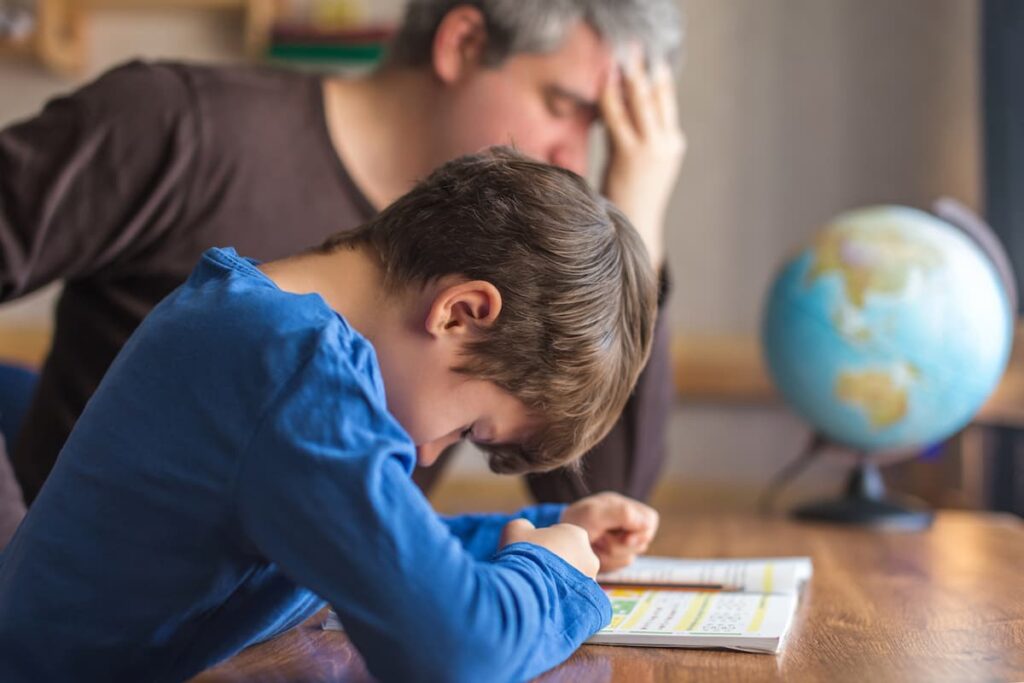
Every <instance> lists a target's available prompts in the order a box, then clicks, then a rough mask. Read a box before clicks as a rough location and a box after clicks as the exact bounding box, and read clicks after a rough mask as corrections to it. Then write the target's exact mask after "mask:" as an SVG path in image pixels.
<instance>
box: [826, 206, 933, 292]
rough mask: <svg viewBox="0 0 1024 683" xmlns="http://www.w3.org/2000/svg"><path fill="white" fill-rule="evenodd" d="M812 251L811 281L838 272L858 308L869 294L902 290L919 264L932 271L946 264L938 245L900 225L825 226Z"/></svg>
mask: <svg viewBox="0 0 1024 683" xmlns="http://www.w3.org/2000/svg"><path fill="white" fill-rule="evenodd" d="M811 251H812V253H813V255H814V262H813V264H812V265H811V268H810V270H809V271H808V272H807V285H811V284H813V283H814V281H815V280H817V279H818V278H820V277H823V276H826V275H833V274H834V275H838V276H839V277H840V278H842V281H843V289H844V291H845V293H846V298H847V300H848V301H849V302H850V303H851V304H852V305H853V306H854V307H856V308H858V309H862V308H864V303H865V301H866V299H867V295H868V294H889V295H895V294H899V293H901V292H902V291H903V290H904V289H906V287H907V282H908V281H909V279H910V274H911V273H912V272H913V270H914V269H915V268H920V269H922V270H924V271H928V270H931V269H933V268H937V267H940V266H942V264H943V259H942V253H941V252H940V251H939V250H938V249H935V248H934V247H932V246H930V245H928V244H925V243H922V242H921V241H912V240H909V239H907V237H906V235H905V234H904V233H902V232H900V230H899V229H897V228H892V229H885V228H876V229H872V230H864V229H861V228H859V227H857V226H838V227H837V228H834V229H831V230H828V229H826V230H822V231H821V232H819V233H818V235H817V237H816V238H815V241H814V246H813V247H812V248H811Z"/></svg>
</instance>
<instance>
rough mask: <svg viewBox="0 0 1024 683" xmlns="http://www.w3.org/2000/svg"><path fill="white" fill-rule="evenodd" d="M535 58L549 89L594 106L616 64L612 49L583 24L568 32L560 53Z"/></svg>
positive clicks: (535, 62) (553, 52) (558, 51)
mask: <svg viewBox="0 0 1024 683" xmlns="http://www.w3.org/2000/svg"><path fill="white" fill-rule="evenodd" d="M531 57H534V60H533V61H534V65H535V67H536V68H537V69H538V70H539V71H540V72H541V74H540V75H541V78H543V80H544V82H545V84H546V85H547V86H548V87H557V88H559V89H560V90H562V91H564V92H565V94H568V95H572V96H575V97H578V98H581V99H582V100H584V101H585V102H588V103H591V104H593V103H594V102H596V101H597V99H598V97H600V94H601V88H602V86H603V85H604V82H605V80H606V79H607V77H608V70H609V69H610V68H611V66H612V64H613V58H612V49H611V46H610V45H609V44H608V43H607V42H606V41H604V40H602V39H601V38H600V36H598V35H597V33H596V32H595V31H594V30H593V29H592V28H591V27H590V26H589V25H587V24H585V23H584V22H582V21H581V22H579V23H578V24H576V25H575V26H573V27H572V28H570V29H569V30H568V31H566V34H565V39H564V40H563V41H562V44H561V45H560V46H559V47H558V48H557V49H556V50H554V51H552V52H547V53H544V54H540V55H531Z"/></svg>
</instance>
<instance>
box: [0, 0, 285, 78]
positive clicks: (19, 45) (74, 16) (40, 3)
mask: <svg viewBox="0 0 1024 683" xmlns="http://www.w3.org/2000/svg"><path fill="white" fill-rule="evenodd" d="M165 8H181V9H200V10H204V9H209V10H229V11H230V10H237V11H242V12H244V13H245V44H246V50H247V51H248V52H249V54H250V55H253V56H256V55H260V54H262V53H263V51H264V50H265V48H266V45H267V40H268V36H269V34H270V28H271V24H272V23H273V16H274V0H36V28H35V32H34V34H33V35H32V36H31V37H30V38H28V39H25V40H18V41H7V42H4V41H0V58H3V57H9V56H18V57H24V56H29V57H35V58H36V59H38V60H39V62H41V63H42V64H43V65H44V66H46V67H47V68H48V69H50V70H51V71H53V72H55V73H58V74H61V75H64V76H77V75H80V74H82V73H83V72H85V71H86V68H87V66H88V64H87V56H88V43H87V34H88V23H89V20H90V18H91V16H92V12H93V11H95V10H108V9H110V10H135V9H143V10H145V9H165Z"/></svg>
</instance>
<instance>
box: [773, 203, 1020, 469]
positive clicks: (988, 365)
mask: <svg viewBox="0 0 1024 683" xmlns="http://www.w3.org/2000/svg"><path fill="white" fill-rule="evenodd" d="M1012 337H1013V317H1012V314H1011V311H1010V305H1009V303H1008V298H1007V296H1006V293H1005V291H1004V289H1003V285H1002V282H1001V280H1000V279H999V275H998V273H997V271H996V270H995V268H994V267H993V265H992V263H991V261H990V259H989V258H988V256H987V255H986V254H985V253H984V252H983V251H982V250H981V249H980V248H979V247H978V246H977V245H976V243H975V242H974V241H973V240H971V239H970V238H969V237H968V236H967V235H965V234H964V233H963V232H962V231H961V230H960V229H958V228H957V227H955V226H953V225H951V224H949V223H946V222H945V221H943V220H940V219H939V218H936V217H935V216H932V215H931V214H928V213H925V212H923V211H918V210H916V209H910V208H906V207H899V206H879V207H872V208H866V209H859V210H856V211H852V212H849V213H846V214H843V215H841V216H839V217H838V218H836V219H835V220H834V221H832V222H831V223H830V224H829V225H827V226H826V227H824V228H823V229H822V230H821V231H820V232H819V233H818V234H817V235H816V237H815V238H814V240H813V243H812V244H811V245H810V246H808V247H807V248H806V249H803V250H802V251H800V252H799V253H798V254H797V255H796V256H795V257H794V258H792V259H790V260H789V261H788V262H787V263H786V264H785V265H784V266H783V267H782V269H781V271H780V272H779V274H778V276H777V277H776V279H775V281H774V284H773V285H772V287H771V290H770V292H769V295H768V299H767V302H766V306H765V310H764V317H763V321H762V342H763V350H764V355H765V361H766V363H767V365H768V369H769V372H770V374H771V377H772V379H773V380H774V382H775V385H776V387H777V388H778V390H779V392H780V393H781V394H782V395H783V397H784V398H785V399H786V401H787V402H788V403H789V404H790V406H792V407H793V408H794V409H795V410H796V412H797V413H799V414H800V415H801V416H802V417H803V418H804V419H806V420H807V421H808V422H809V423H810V424H811V425H812V426H813V427H814V428H815V429H816V430H818V431H819V432H821V433H822V434H824V435H825V436H827V437H829V438H830V439H832V440H833V441H835V442H837V443H839V444H841V445H844V446H847V447H851V448H855V449H858V450H862V451H865V452H878V451H887V450H895V449H907V448H925V447H928V446H930V445H932V444H935V443H937V442H939V441H942V440H944V439H946V438H948V437H949V436H951V435H953V434H955V433H956V432H957V431H959V430H960V429H962V428H963V427H964V426H965V425H966V424H967V423H968V422H969V421H970V420H971V418H972V417H973V416H974V415H975V414H976V413H977V411H978V410H979V408H981V406H982V404H983V403H984V402H985V400H986V399H987V398H988V397H989V395H990V394H991V393H992V392H993V390H994V389H995V388H996V386H997V384H998V382H999V380H1000V378H1001V377H1002V374H1003V371H1004V370H1005V368H1006V363H1007V360H1008V358H1009V354H1010V349H1011V345H1012Z"/></svg>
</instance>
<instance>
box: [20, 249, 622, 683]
mask: <svg viewBox="0 0 1024 683" xmlns="http://www.w3.org/2000/svg"><path fill="white" fill-rule="evenodd" d="M414 463H415V450H414V446H413V444H412V443H411V441H410V439H409V437H408V436H407V435H406V434H405V432H404V431H403V430H402V428H401V427H400V426H399V425H398V423H397V422H396V421H395V419H394V418H393V417H392V416H391V415H390V413H388V411H387V409H386V403H385V396H384V387H383V384H382V380H381V376H380V372H379V369H378V366H377V363H376V358H375V355H374V352H373V349H372V347H371V345H370V344H369V342H367V341H366V340H365V339H364V338H363V337H361V336H360V335H359V334H358V333H357V332H355V331H354V330H353V329H352V328H351V327H349V326H348V324H347V323H346V322H345V321H344V319H342V318H341V317H340V316H339V315H337V314H336V313H335V312H333V311H332V310H331V309H330V308H329V307H328V306H327V305H326V303H325V302H324V301H323V299H322V298H321V297H319V296H318V295H294V294H289V293H286V292H283V291H281V290H280V289H278V288H277V287H276V286H275V285H274V283H273V282H272V281H271V280H269V279H268V278H267V277H265V276H264V275H263V274H262V273H261V272H260V271H259V270H258V269H257V268H256V267H255V266H254V264H253V263H251V262H249V261H247V260H245V259H241V258H239V257H238V256H237V255H236V254H235V253H234V252H233V251H232V250H216V249H215V250H211V251H209V252H207V253H206V254H205V255H204V257H203V259H202V260H201V262H200V264H199V265H198V266H197V268H196V270H195V271H194V272H193V274H192V276H191V277H190V278H189V280H188V281H187V282H186V283H185V284H184V285H183V286H182V287H181V288H179V289H178V290H176V291H175V292H174V293H172V294H171V295H170V296H169V297H168V298H167V299H166V300H165V301H164V302H163V303H161V304H160V305H159V306H158V307H157V308H156V309H154V311H153V312H152V313H151V315H150V316H149V317H148V318H147V319H146V320H145V321H144V322H143V324H142V325H141V326H140V328H139V329H138V330H137V331H136V333H135V334H134V335H133V336H132V338H131V339H130V340H129V342H128V343H127V345H126V346H125V347H124V349H123V350H122V352H121V354H120V355H119V356H118V358H117V359H116V360H115V362H114V364H113V365H112V367H111V369H110V371H109V372H108V374H107V375H106V377H105V378H104V380H103V382H102V384H101V385H100V388H99V390H98V391H97V392H96V394H95V395H94V396H93V398H92V400H91V401H90V402H89V404H88V406H87V407H86V409H85V412H84V413H83V414H82V417H81V418H80V420H79V421H78V423H77V425H76V427H75V430H74V432H73V433H72V435H71V438H70V439H69V441H68V443H67V445H66V446H65V448H64V450H63V451H62V452H61V455H60V458H59V459H58V462H57V466H56V468H55V469H54V471H53V473H52V475H51V477H50V479H49V480H48V481H47V483H46V485H45V486H44V487H43V490H42V492H41V493H40V496H39V498H38V499H37V500H36V501H35V503H34V504H33V506H32V508H31V510H30V511H29V514H28V516H27V517H26V519H25V521H24V522H23V524H22V526H21V528H20V529H19V530H18V532H17V534H16V536H15V538H14V539H13V541H12V542H11V544H10V545H9V546H8V548H7V550H6V551H5V553H4V554H3V555H2V559H0V680H2V681H5V682H7V683H15V682H17V681H39V680H104V681H116V680H132V681H136V680H147V681H175V680H182V679H185V678H188V677H189V676H191V675H193V674H195V673H197V672H198V671H201V670H202V669H204V668H206V667H208V666H210V665H212V664H213V663H215V662H218V661H220V660H222V659H224V658H226V657H228V656H230V655H232V654H233V653H235V652H237V651H238V650H240V649H242V648H244V647H245V646H247V645H249V644H252V643H254V642H258V641H260V640H264V639H266V638H269V637H271V636H272V635H274V634H277V633H279V632H280V631H282V630H283V629H286V628H288V627H290V626H292V625H294V624H297V623H299V622H301V621H302V620H304V619H306V618H307V617H309V616H310V615H311V614H313V613H314V612H315V611H317V610H318V609H320V608H321V607H322V606H323V601H324V600H327V601H329V602H330V603H331V604H333V606H334V607H335V609H336V610H337V611H338V613H339V615H340V617H341V619H342V621H343V623H344V624H345V629H346V631H347V633H348V636H349V637H350V638H351V639H352V641H353V643H354V644H355V645H356V647H357V648H358V649H359V651H360V652H361V653H362V655H363V656H364V658H365V660H366V663H367V666H368V668H369V670H370V671H371V672H372V673H373V674H374V675H376V676H378V677H379V678H381V679H383V680H402V681H406V680H409V681H412V680H451V681H458V680H488V681H499V680H521V679H525V678H529V677H531V676H533V675H536V674H538V673H540V672H542V671H544V670H546V669H548V668H550V667H552V666H554V665H555V664H557V663H559V662H561V661H562V660H564V659H565V658H566V657H567V656H568V655H569V654H571V653H572V651H573V650H575V649H576V647H577V646H578V645H579V644H580V643H582V642H583V641H584V640H585V639H586V638H587V637H589V636H590V635H591V634H592V633H593V632H595V631H596V630H597V629H599V628H600V627H601V626H603V625H604V624H605V623H607V622H608V620H609V619H610V617H611V614H610V607H609V604H608V601H607V599H606V598H605V597H604V595H603V593H602V592H601V591H600V589H599V588H598V587H597V585H596V584H595V583H594V582H593V581H591V580H590V579H588V578H586V577H585V576H584V575H582V574H581V573H579V572H578V571H577V570H575V569H574V568H573V567H571V566H570V565H568V564H567V563H565V562H564V561H563V560H561V559H560V558H559V557H557V556H556V555H554V554H552V553H550V552H548V551H547V550H545V549H543V548H541V547H539V546H535V545H532V544H526V543H516V544H513V545H510V546H507V547H505V548H503V549H502V550H500V551H497V541H498V534H499V532H500V530H501V527H502V526H503V525H504V523H505V522H507V521H508V519H509V518H510V517H506V516H502V515H489V516H481V517H472V516H470V517H460V518H451V519H443V518H441V517H439V516H438V515H436V514H435V513H434V512H433V510H432V509H431V507H430V505H429V503H428V502H427V501H426V500H425V499H424V497H423V496H422V494H421V493H420V492H419V490H418V489H417V488H416V487H415V485H414V484H413V483H412V481H411V479H410V474H411V471H412V468H413V465H414ZM560 512H561V508H560V507H559V506H538V507H535V508H528V509H527V510H526V511H524V512H523V513H522V516H526V517H528V518H530V519H531V520H532V521H533V522H534V523H535V524H537V525H541V526H542V525H547V524H551V523H553V522H555V521H556V520H557V518H558V515H559V514H560Z"/></svg>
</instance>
